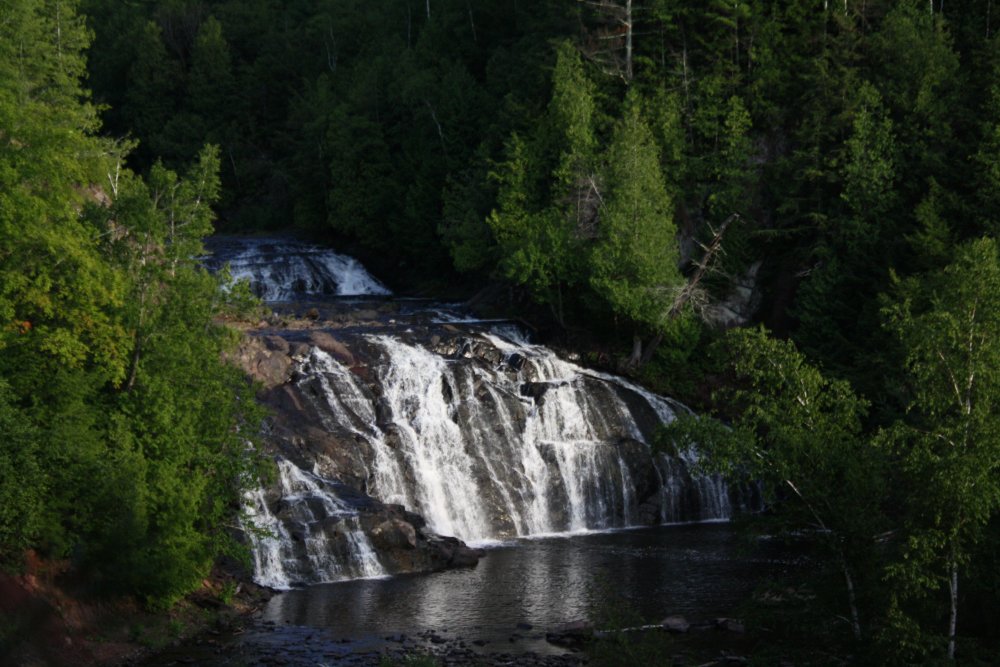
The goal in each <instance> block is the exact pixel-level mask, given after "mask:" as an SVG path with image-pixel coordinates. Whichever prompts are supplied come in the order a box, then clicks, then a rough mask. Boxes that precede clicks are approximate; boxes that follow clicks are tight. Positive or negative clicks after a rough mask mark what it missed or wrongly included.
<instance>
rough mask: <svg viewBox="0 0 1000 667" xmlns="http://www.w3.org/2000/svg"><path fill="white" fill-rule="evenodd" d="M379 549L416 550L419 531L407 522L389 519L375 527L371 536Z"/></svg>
mask: <svg viewBox="0 0 1000 667" xmlns="http://www.w3.org/2000/svg"><path fill="white" fill-rule="evenodd" d="M370 537H371V540H372V545H373V546H374V547H376V548H378V549H416V548H417V531H416V529H414V527H413V526H412V525H410V524H408V523H406V522H405V521H401V520H399V519H388V520H386V521H383V522H382V523H380V524H378V525H377V526H375V527H374V528H373V529H372V531H371V534H370Z"/></svg>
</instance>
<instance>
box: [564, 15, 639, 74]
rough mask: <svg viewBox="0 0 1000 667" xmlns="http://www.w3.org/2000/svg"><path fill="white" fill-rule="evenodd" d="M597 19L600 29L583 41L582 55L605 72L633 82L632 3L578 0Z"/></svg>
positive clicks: (592, 32)
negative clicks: (591, 11)
mask: <svg viewBox="0 0 1000 667" xmlns="http://www.w3.org/2000/svg"><path fill="white" fill-rule="evenodd" d="M577 2H579V3H581V4H583V5H585V6H587V7H589V8H590V9H591V10H593V12H594V13H595V14H596V16H597V23H598V26H597V28H596V29H595V30H593V31H591V32H590V33H588V34H587V35H586V37H585V39H584V44H583V54H584V56H586V57H587V58H588V59H590V60H592V61H594V62H596V63H597V64H598V65H600V66H601V69H603V70H604V71H605V72H606V73H608V74H610V75H612V76H618V77H620V78H622V79H623V80H624V81H625V82H626V83H630V82H631V81H632V75H633V68H632V40H633V37H634V25H635V24H634V21H633V11H632V0H577Z"/></svg>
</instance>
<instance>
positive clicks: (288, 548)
mask: <svg viewBox="0 0 1000 667" xmlns="http://www.w3.org/2000/svg"><path fill="white" fill-rule="evenodd" d="M278 481H279V488H280V500H279V501H278V503H277V507H278V510H277V513H273V512H272V510H271V509H270V505H269V503H268V502H267V498H266V497H265V492H264V490H263V489H258V490H257V491H256V492H254V493H253V494H251V495H250V496H249V497H248V498H247V514H248V516H247V519H246V521H247V522H248V523H249V524H251V526H252V529H251V530H248V531H247V534H248V536H249V538H250V541H251V543H252V545H253V550H252V553H253V561H254V580H255V581H256V582H257V583H259V584H261V585H264V586H270V587H271V588H279V589H286V588H290V587H292V586H293V585H302V584H317V583H325V582H331V581H342V580H345V579H360V578H371V577H379V576H383V575H384V574H385V569H384V568H383V567H382V564H381V562H380V561H379V558H378V555H377V554H376V553H375V550H374V549H373V548H372V545H371V542H370V541H369V539H368V536H367V535H366V534H365V533H364V531H363V530H361V526H360V523H359V519H358V516H359V515H358V511H357V510H356V509H354V508H352V507H351V506H350V505H349V504H347V503H345V502H343V501H342V500H341V499H340V498H339V496H338V495H337V492H336V490H335V488H334V486H335V485H334V483H333V482H332V481H331V480H327V479H323V478H322V477H320V476H318V475H315V474H312V473H308V472H306V471H304V470H302V469H300V468H299V467H297V466H296V465H294V464H293V463H291V462H290V461H287V460H284V459H281V460H279V461H278Z"/></svg>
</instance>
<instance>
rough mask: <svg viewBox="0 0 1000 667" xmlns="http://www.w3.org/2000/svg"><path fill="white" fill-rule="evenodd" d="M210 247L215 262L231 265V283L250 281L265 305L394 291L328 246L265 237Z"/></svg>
mask: <svg viewBox="0 0 1000 667" xmlns="http://www.w3.org/2000/svg"><path fill="white" fill-rule="evenodd" d="M211 245H212V249H213V252H214V253H215V257H214V258H213V261H212V262H211V263H213V264H216V265H218V266H221V262H222V260H224V261H225V262H227V263H228V264H229V271H230V275H231V276H232V278H233V280H234V281H239V280H247V281H249V283H250V289H251V290H252V291H253V292H254V294H256V295H257V296H258V297H260V298H261V299H263V300H264V301H272V302H282V301H292V300H295V299H301V298H304V297H314V298H315V297H324V296H327V297H329V296H357V295H387V294H389V293H390V292H389V290H388V289H387V288H386V287H385V286H384V285H382V283H380V282H379V281H377V280H375V278H373V277H372V276H371V274H369V273H368V271H366V270H365V268H364V267H363V266H362V265H361V264H360V263H359V262H358V261H357V260H356V259H354V258H353V257H348V256H346V255H340V254H338V253H335V252H333V251H332V250H330V249H329V248H323V247H321V246H316V245H310V244H307V243H302V242H301V241H295V240H292V239H266V238H261V239H257V238H228V239H227V238H221V239H215V240H214V241H213V243H212V244H211Z"/></svg>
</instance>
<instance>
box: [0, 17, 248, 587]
mask: <svg viewBox="0 0 1000 667" xmlns="http://www.w3.org/2000/svg"><path fill="white" fill-rule="evenodd" d="M74 4H75V3H72V2H65V1H61V2H45V1H42V0H38V1H34V0H32V1H28V2H17V3H5V4H4V5H3V7H2V8H0V71H2V76H0V181H2V186H0V318H2V320H0V434H2V437H0V561H2V563H3V564H4V565H5V566H7V567H15V568H16V567H17V566H18V565H19V563H20V561H21V559H22V558H23V555H24V553H25V552H26V550H27V549H35V550H37V551H38V552H40V553H41V555H43V556H44V557H48V558H54V559H63V558H68V559H70V561H71V563H72V564H73V565H74V566H75V568H76V569H77V570H78V571H81V572H85V573H87V574H88V580H89V581H91V582H93V584H94V586H95V587H96V588H97V590H100V591H104V592H110V591H117V592H121V593H131V594H135V595H138V596H140V597H141V598H143V599H145V600H146V601H148V602H149V603H151V604H163V603H169V602H170V601H172V600H174V599H176V598H177V597H179V596H180V595H183V594H184V593H186V592H188V591H189V590H191V589H192V588H193V587H194V586H196V585H197V584H198V583H199V582H200V581H201V579H202V578H203V577H204V576H205V575H206V574H207V572H208V569H209V568H210V566H211V565H212V563H213V561H214V558H215V557H216V556H217V555H218V554H220V553H224V552H230V551H232V546H233V543H232V540H231V538H230V537H229V532H228V530H227V529H226V527H225V524H226V522H228V521H230V520H231V518H232V517H233V516H234V515H235V512H236V511H237V509H238V506H239V500H240V497H241V493H242V490H243V489H244V488H245V487H246V486H247V485H248V484H250V483H252V482H253V479H254V475H255V470H256V468H257V466H258V465H259V464H258V462H257V459H256V456H255V454H254V448H253V445H252V443H251V442H250V441H248V440H247V438H248V436H249V437H251V438H252V437H253V434H255V433H256V432H257V430H258V426H257V422H258V421H259V418H260V416H259V415H258V414H257V411H256V408H255V407H254V402H253V392H252V388H251V387H249V386H248V385H247V382H246V380H245V379H244V378H243V376H242V374H241V372H240V371H238V370H236V369H235V368H232V367H230V366H228V365H227V364H225V363H223V359H222V355H223V352H224V350H226V349H228V348H229V346H230V345H231V344H232V343H234V342H235V339H234V336H233V334H232V333H231V332H230V331H229V330H228V329H227V328H226V327H224V326H222V325H220V324H218V323H217V320H216V318H217V317H218V315H220V314H221V313H222V312H223V311H224V309H225V308H226V301H227V300H229V297H228V296H227V295H226V293H225V292H223V291H222V290H221V289H220V282H219V279H218V278H216V277H214V276H211V275H209V274H208V273H207V272H206V271H205V270H204V269H203V268H201V267H200V265H199V264H198V261H197V257H198V256H199V255H200V254H202V253H203V249H202V246H201V239H202V237H203V236H204V235H206V234H208V233H209V232H211V230H212V225H211V221H212V212H211V209H210V206H211V205H212V203H213V202H214V201H215V200H216V199H217V198H218V195H219V182H218V175H217V174H218V170H219V157H218V150H217V149H216V148H213V147H209V148H206V149H205V150H204V151H203V152H202V154H201V156H200V157H199V158H197V159H196V160H195V162H194V166H193V167H192V168H191V169H190V170H189V172H188V173H186V174H185V175H184V176H183V177H179V176H178V175H177V174H176V173H174V172H173V171H170V170H168V169H166V168H164V167H162V166H159V165H157V166H154V168H153V169H152V170H151V171H150V173H149V176H148V178H147V179H146V180H145V181H144V180H143V179H141V178H140V177H138V176H137V175H135V174H133V173H132V172H131V171H129V170H128V169H127V168H126V167H125V166H124V164H123V160H124V158H125V152H126V151H125V150H124V148H123V147H122V146H121V145H119V144H117V143H115V142H113V141H111V140H107V139H103V138H100V137H99V136H97V134H96V132H97V129H98V119H97V114H96V110H95V108H94V106H93V105H92V104H90V103H89V101H88V94H87V92H86V91H85V89H83V88H82V86H81V80H82V77H83V75H84V70H85V58H84V49H85V48H86V46H87V44H88V41H89V39H90V33H89V31H88V30H87V29H86V27H85V26H84V22H83V19H82V18H81V17H80V16H79V15H78V14H76V13H75V12H74Z"/></svg>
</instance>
